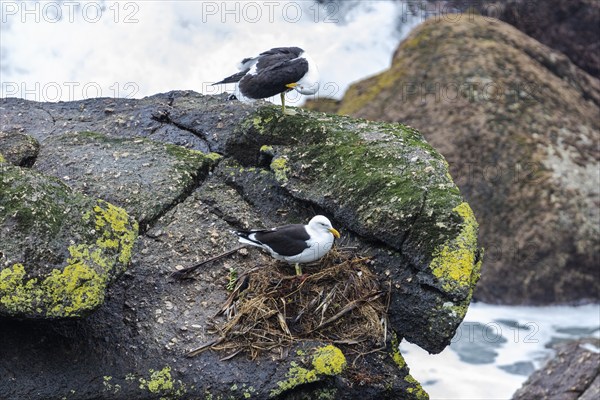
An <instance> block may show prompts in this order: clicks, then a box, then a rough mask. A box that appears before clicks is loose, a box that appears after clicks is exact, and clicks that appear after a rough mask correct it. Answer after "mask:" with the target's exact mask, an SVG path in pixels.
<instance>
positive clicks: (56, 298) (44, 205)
mask: <svg viewBox="0 0 600 400" xmlns="http://www.w3.org/2000/svg"><path fill="white" fill-rule="evenodd" d="M0 170H1V175H0V234H1V236H2V244H1V245H0V262H1V264H0V316H11V317H17V318H27V319H55V318H66V317H80V316H84V315H87V314H89V313H90V312H92V311H94V310H96V309H97V308H98V307H100V306H101V305H102V304H103V302H104V300H105V296H106V291H107V289H108V286H109V284H110V283H111V282H112V281H114V280H115V278H116V277H117V276H119V275H120V274H121V273H122V272H123V271H124V270H125V268H126V267H127V266H128V264H129V261H130V259H131V249H132V248H133V243H134V240H135V238H136V236H137V223H136V222H135V221H133V220H132V219H131V218H130V217H129V216H128V215H127V213H126V212H125V211H124V210H123V209H121V208H119V207H115V206H114V205H112V204H110V203H107V202H105V201H103V200H95V199H92V198H88V197H86V196H84V195H82V194H80V193H77V192H74V191H72V190H70V189H69V188H68V187H67V186H66V185H65V184H64V183H62V182H61V181H59V180H58V179H55V178H50V177H47V176H44V175H41V174H39V173H37V172H35V171H31V170H28V169H24V168H19V167H14V166H8V165H6V164H2V163H0Z"/></svg>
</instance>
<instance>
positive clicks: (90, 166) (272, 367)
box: [0, 92, 481, 399]
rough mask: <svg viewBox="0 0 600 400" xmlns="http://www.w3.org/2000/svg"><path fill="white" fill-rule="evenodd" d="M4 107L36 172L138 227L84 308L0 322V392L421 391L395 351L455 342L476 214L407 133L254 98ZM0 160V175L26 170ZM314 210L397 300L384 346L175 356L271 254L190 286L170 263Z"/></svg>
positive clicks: (256, 394)
mask: <svg viewBox="0 0 600 400" xmlns="http://www.w3.org/2000/svg"><path fill="white" fill-rule="evenodd" d="M0 109H1V111H2V113H1V118H2V119H1V120H0V122H1V125H0V131H1V132H3V134H8V135H14V134H19V135H26V136H29V137H32V138H34V139H35V140H37V141H38V142H39V143H40V152H39V155H38V156H37V158H36V160H35V162H34V163H33V166H32V167H31V169H32V170H31V172H30V173H35V174H37V175H39V176H44V177H46V178H45V179H52V180H56V179H60V180H62V181H63V183H61V185H63V186H64V187H65V188H67V186H68V188H67V189H68V190H69V191H72V192H73V193H77V195H78V196H88V197H89V198H96V199H99V201H108V202H110V203H111V204H114V206H118V207H122V208H123V209H124V210H126V211H127V213H128V214H129V215H131V216H133V217H135V219H136V220H137V222H139V223H140V232H141V235H140V236H139V237H138V238H137V240H136V241H135V245H134V246H133V249H132V250H131V257H132V258H131V265H130V266H129V268H128V269H127V271H126V272H125V273H124V274H123V275H122V276H121V278H120V279H118V280H117V281H116V282H115V283H113V284H112V285H111V286H110V287H108V289H107V292H106V296H105V299H104V302H103V304H102V306H101V307H100V308H99V309H98V310H97V311H95V312H94V313H93V314H91V315H89V316H88V317H86V318H83V319H70V320H60V321H50V322H44V321H36V322H32V321H18V320H14V319H13V320H9V319H6V318H5V319H2V321H1V322H2V323H0V340H2V343H3V351H2V354H1V355H0V374H2V375H3V376H6V377H7V379H6V380H3V381H2V382H1V383H0V392H2V393H3V394H4V395H5V397H6V398H9V399H18V398H21V397H22V396H23V395H24V394H26V395H27V396H28V397H30V398H39V399H45V398H61V397H64V396H66V397H67V398H71V397H72V398H84V399H87V398H98V396H101V397H102V396H104V397H110V398H115V399H129V398H139V399H145V398H148V399H152V398H160V397H167V398H177V397H181V398H190V397H191V398H205V397H210V396H212V398H218V397H219V396H221V397H223V398H229V397H233V398H268V397H280V398H314V397H316V396H319V395H323V396H324V395H328V396H334V398H342V399H343V398H356V397H357V396H363V397H365V398H390V399H396V398H399V397H401V398H407V399H418V398H426V397H427V395H426V393H425V392H423V390H422V389H421V388H420V386H419V384H418V382H416V381H415V380H414V379H413V378H412V377H411V376H410V375H409V370H408V366H407V365H406V363H404V361H403V359H402V356H401V355H400V353H399V352H398V351H397V344H398V341H399V340H402V339H404V338H406V339H408V340H410V341H412V342H414V343H417V344H419V345H420V346H422V347H423V348H425V349H427V350H429V351H430V352H439V351H441V350H442V349H443V348H444V347H445V346H446V345H447V344H448V343H449V342H450V339H451V338H452V336H453V335H454V332H455V329H456V327H457V326H458V324H459V323H460V322H461V321H462V318H463V317H464V314H465V312H466V309H467V307H468V305H469V302H470V300H471V296H472V293H473V289H474V286H475V283H476V282H477V279H478V277H479V269H480V265H481V254H480V249H479V246H478V243H477V222H476V221H475V218H474V216H473V213H472V211H471V209H470V207H469V206H468V204H467V203H465V202H464V200H463V199H462V197H461V195H460V193H459V191H458V189H457V188H456V186H455V185H454V183H453V181H452V179H451V178H450V176H449V174H448V169H447V164H446V162H445V160H444V159H443V158H442V157H441V156H440V155H439V154H438V153H437V152H436V151H435V150H434V149H433V148H432V147H431V146H429V145H428V144H427V143H426V142H425V141H424V140H423V138H422V136H421V135H420V133H419V132H417V131H416V130H414V129H411V128H408V127H405V126H403V125H400V124H387V123H369V122H365V121H360V120H354V119H351V118H346V117H338V116H331V115H326V114H322V113H311V112H307V111H299V113H298V114H297V115H295V116H284V115H282V114H281V113H280V112H279V109H278V108H277V107H273V106H266V105H265V103H263V102H257V103H254V104H251V105H248V104H242V103H239V102H236V101H234V102H232V101H227V99H226V95H224V96H202V95H199V94H197V93H194V92H170V93H166V94H159V95H155V96H151V97H147V98H144V99H139V100H131V99H89V100H84V101H78V102H70V103H34V102H29V101H25V100H19V99H3V100H2V101H1V103H0ZM7 161H9V160H4V161H2V163H1V164H0V167H1V168H2V179H5V177H6V176H7V171H9V170H18V169H19V168H20V167H16V166H10V167H9V164H8V162H7ZM26 171H29V170H26ZM107 204H108V203H107ZM317 213H322V214H325V215H327V216H329V217H330V218H331V219H332V222H333V224H334V226H335V227H336V228H338V229H339V230H341V231H342V232H343V240H344V243H345V244H346V245H349V246H351V247H352V248H355V251H356V253H357V254H361V255H366V256H369V257H371V260H372V261H371V264H370V265H371V267H372V269H373V271H374V272H375V273H376V275H377V277H378V279H379V283H380V286H381V287H382V288H386V290H389V291H390V293H391V298H390V305H389V313H388V314H389V315H388V319H389V326H388V327H389V328H390V331H392V332H393V335H391V334H390V335H389V336H388V337H390V338H391V337H392V336H393V338H394V341H393V342H392V341H391V340H388V343H386V345H385V348H383V349H381V350H380V351H376V352H373V353H369V354H365V355H363V356H360V357H358V358H356V355H355V354H356V353H353V350H352V347H351V345H344V344H336V345H335V346H334V345H331V343H328V342H319V341H314V342H303V343H300V344H297V345H295V346H294V347H293V348H291V349H289V351H288V352H287V353H286V354H280V353H277V354H270V353H266V354H263V355H262V356H259V357H258V358H257V359H255V360H250V359H249V358H247V356H246V355H245V354H240V355H237V356H236V357H234V358H232V359H230V360H227V361H220V358H222V357H223V356H225V354H219V353H216V352H213V351H208V352H204V353H202V354H200V355H198V356H197V357H194V358H191V359H187V358H184V354H185V353H186V352H188V351H189V350H191V349H193V348H195V347H198V346H199V345H201V344H203V343H207V342H210V341H211V340H214V339H215V337H216V336H215V333H214V332H212V331H211V330H210V329H209V328H210V326H211V321H212V319H213V318H214V315H215V314H216V313H217V311H218V310H219V309H220V308H221V306H222V304H223V303H224V302H225V301H226V299H227V297H228V296H229V292H228V291H227V289H226V287H227V283H228V277H229V274H230V271H231V269H235V270H236V271H238V272H241V271H245V270H249V269H250V268H253V267H255V266H256V265H260V264H261V263H262V264H265V263H270V262H272V261H271V260H270V259H269V258H268V257H267V256H266V255H264V254H262V253H260V252H259V251H258V250H256V249H250V250H249V251H247V252H245V253H244V254H241V253H238V254H234V255H233V256H231V257H229V258H226V259H223V260H220V261H218V262H215V263H213V264H208V265H206V266H205V267H203V268H201V269H200V270H199V271H198V273H197V274H196V276H195V279H193V280H187V281H175V282H173V281H169V279H168V275H169V274H170V273H171V272H172V271H173V270H174V269H175V267H176V266H177V265H182V266H185V265H190V264H194V263H197V262H199V261H202V260H205V259H207V258H210V257H212V256H214V255H217V254H219V253H222V252H224V251H227V250H229V249H232V248H233V247H235V246H237V239H236V237H235V236H234V235H232V234H231V233H230V231H231V230H233V229H242V228H249V227H262V226H264V227H269V226H276V225H282V224H286V223H296V222H306V221H308V220H309V219H310V217H312V216H313V215H315V214H317ZM23 241H24V239H19V242H17V245H18V244H19V243H21V242H23ZM15 257H16V256H15ZM17 261H18V260H16V259H15V260H12V259H11V263H16V262H17ZM9 267H10V268H12V265H11V264H10V263H8V265H7V263H5V264H4V265H2V266H0V268H2V271H6V270H7V269H8V268H9ZM5 274H6V273H5ZM0 283H1V282H0ZM332 340H334V339H332ZM24 349H26V351H27V354H28V356H27V357H24V356H23V351H25V350H24ZM293 396H296V397H293Z"/></svg>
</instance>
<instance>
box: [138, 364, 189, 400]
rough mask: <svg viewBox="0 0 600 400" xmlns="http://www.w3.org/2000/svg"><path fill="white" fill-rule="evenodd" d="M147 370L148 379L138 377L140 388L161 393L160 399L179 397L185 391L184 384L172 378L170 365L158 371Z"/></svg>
mask: <svg viewBox="0 0 600 400" xmlns="http://www.w3.org/2000/svg"><path fill="white" fill-rule="evenodd" d="M148 372H150V377H149V378H148V379H145V378H140V379H139V382H140V389H142V390H148V391H149V392H150V393H154V394H158V395H161V397H160V399H161V400H167V399H179V398H182V397H183V396H184V395H185V393H186V392H187V389H186V387H185V385H184V384H183V383H182V382H181V381H180V380H177V381H174V380H173V377H172V376H171V367H170V366H168V365H167V366H166V367H164V368H163V369H161V370H160V371H155V370H153V369H151V370H149V371H148Z"/></svg>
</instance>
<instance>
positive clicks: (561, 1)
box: [409, 0, 600, 78]
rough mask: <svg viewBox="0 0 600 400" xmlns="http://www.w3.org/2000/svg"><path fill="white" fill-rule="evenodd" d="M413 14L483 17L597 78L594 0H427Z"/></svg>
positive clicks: (599, 10) (599, 59) (599, 52)
mask: <svg viewBox="0 0 600 400" xmlns="http://www.w3.org/2000/svg"><path fill="white" fill-rule="evenodd" d="M428 3H430V4H428V5H426V6H425V7H424V9H423V10H420V9H419V7H414V6H413V7H410V6H411V5H412V4H411V3H409V7H410V11H412V12H413V13H419V14H425V15H427V16H429V17H430V18H443V19H446V20H449V21H455V20H456V19H457V18H459V17H457V16H456V15H450V14H454V13H464V14H465V15H464V17H463V18H472V17H473V16H474V15H483V16H486V17H489V18H497V19H499V20H501V21H503V22H506V23H508V24H510V25H512V26H514V27H515V28H517V29H518V30H520V31H521V32H523V33H525V34H527V35H528V36H530V37H532V38H534V39H536V40H538V41H540V42H541V43H543V44H545V45H546V46H548V47H550V48H552V49H555V50H558V51H560V52H561V53H563V54H565V55H566V56H567V57H569V59H570V60H571V61H572V62H573V63H574V64H575V65H577V66H578V67H579V68H581V69H582V70H584V71H586V72H587V73H588V74H590V75H592V76H594V77H596V78H600V40H599V39H600V3H599V2H598V1H596V0H469V1H463V0H444V1H440V0H429V1H428Z"/></svg>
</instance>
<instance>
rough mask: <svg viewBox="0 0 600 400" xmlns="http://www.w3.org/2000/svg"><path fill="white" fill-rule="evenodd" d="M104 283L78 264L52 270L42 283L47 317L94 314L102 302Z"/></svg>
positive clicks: (99, 277) (90, 270) (103, 280)
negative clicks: (84, 313) (82, 313)
mask: <svg viewBox="0 0 600 400" xmlns="http://www.w3.org/2000/svg"><path fill="white" fill-rule="evenodd" d="M105 285H106V282H105V279H104V278H103V277H101V276H100V275H98V274H97V273H96V271H94V270H93V269H92V268H90V267H88V266H86V265H84V264H81V263H78V264H72V265H68V266H67V267H65V268H64V269H63V270H62V271H61V270H58V269H53V270H52V272H51V273H50V275H49V276H48V277H47V278H46V279H44V282H43V283H42V291H43V293H44V297H45V298H46V299H47V300H46V303H47V305H46V315H48V316H50V317H63V316H71V315H75V314H79V313H80V312H81V311H82V310H93V309H95V308H96V307H98V306H99V305H100V304H102V303H103V302H104V288H105Z"/></svg>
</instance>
